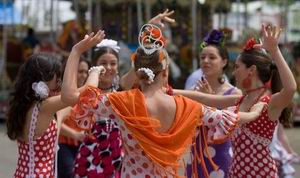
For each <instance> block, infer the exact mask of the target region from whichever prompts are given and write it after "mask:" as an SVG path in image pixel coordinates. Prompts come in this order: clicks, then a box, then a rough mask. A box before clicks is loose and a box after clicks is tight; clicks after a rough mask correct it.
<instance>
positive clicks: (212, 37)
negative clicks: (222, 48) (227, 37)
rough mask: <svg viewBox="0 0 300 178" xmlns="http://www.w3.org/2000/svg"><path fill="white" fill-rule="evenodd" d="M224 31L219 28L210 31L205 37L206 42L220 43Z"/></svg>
mask: <svg viewBox="0 0 300 178" xmlns="http://www.w3.org/2000/svg"><path fill="white" fill-rule="evenodd" d="M223 39H224V33H223V32H222V31H219V30H215V29H214V30H212V31H210V32H209V33H208V34H207V35H206V36H205V37H204V40H203V41H204V42H205V43H206V44H218V45H220V44H221V43H222V42H223Z"/></svg>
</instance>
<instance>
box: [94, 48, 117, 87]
mask: <svg viewBox="0 0 300 178" xmlns="http://www.w3.org/2000/svg"><path fill="white" fill-rule="evenodd" d="M97 65H98V66H99V65H102V66H103V67H104V68H105V69H106V72H105V74H104V75H102V76H101V80H102V81H107V82H112V81H113V79H114V77H115V76H116V75H117V73H118V58H117V57H116V56H115V55H113V54H111V53H105V54H103V55H102V56H100V57H99V58H98V60H97Z"/></svg>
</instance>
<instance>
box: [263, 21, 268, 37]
mask: <svg viewBox="0 0 300 178" xmlns="http://www.w3.org/2000/svg"><path fill="white" fill-rule="evenodd" d="M261 29H262V36H263V37H268V32H267V27H266V26H265V25H264V24H262V26H261Z"/></svg>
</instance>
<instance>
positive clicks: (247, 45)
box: [243, 38, 258, 51]
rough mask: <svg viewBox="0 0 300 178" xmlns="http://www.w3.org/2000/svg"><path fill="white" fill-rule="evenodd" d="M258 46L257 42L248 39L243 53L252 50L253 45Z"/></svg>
mask: <svg viewBox="0 0 300 178" xmlns="http://www.w3.org/2000/svg"><path fill="white" fill-rule="evenodd" d="M256 44H258V43H257V41H256V40H255V39H254V38H250V39H249V40H248V41H247V42H246V45H245V46H244V48H243V50H244V51H249V50H251V49H253V48H254V47H253V46H254V45H256Z"/></svg>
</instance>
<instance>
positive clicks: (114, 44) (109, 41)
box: [96, 39, 121, 53]
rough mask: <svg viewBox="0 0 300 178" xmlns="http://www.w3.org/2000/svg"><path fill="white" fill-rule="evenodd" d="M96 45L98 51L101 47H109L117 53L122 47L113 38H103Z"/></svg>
mask: <svg viewBox="0 0 300 178" xmlns="http://www.w3.org/2000/svg"><path fill="white" fill-rule="evenodd" d="M96 47H97V48H96V51H98V50H99V48H101V47H109V48H111V49H113V50H114V51H115V52H117V53H119V51H120V49H121V48H120V46H118V42H117V41H115V40H112V39H103V40H102V41H101V42H100V43H98V44H97V45H96Z"/></svg>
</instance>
